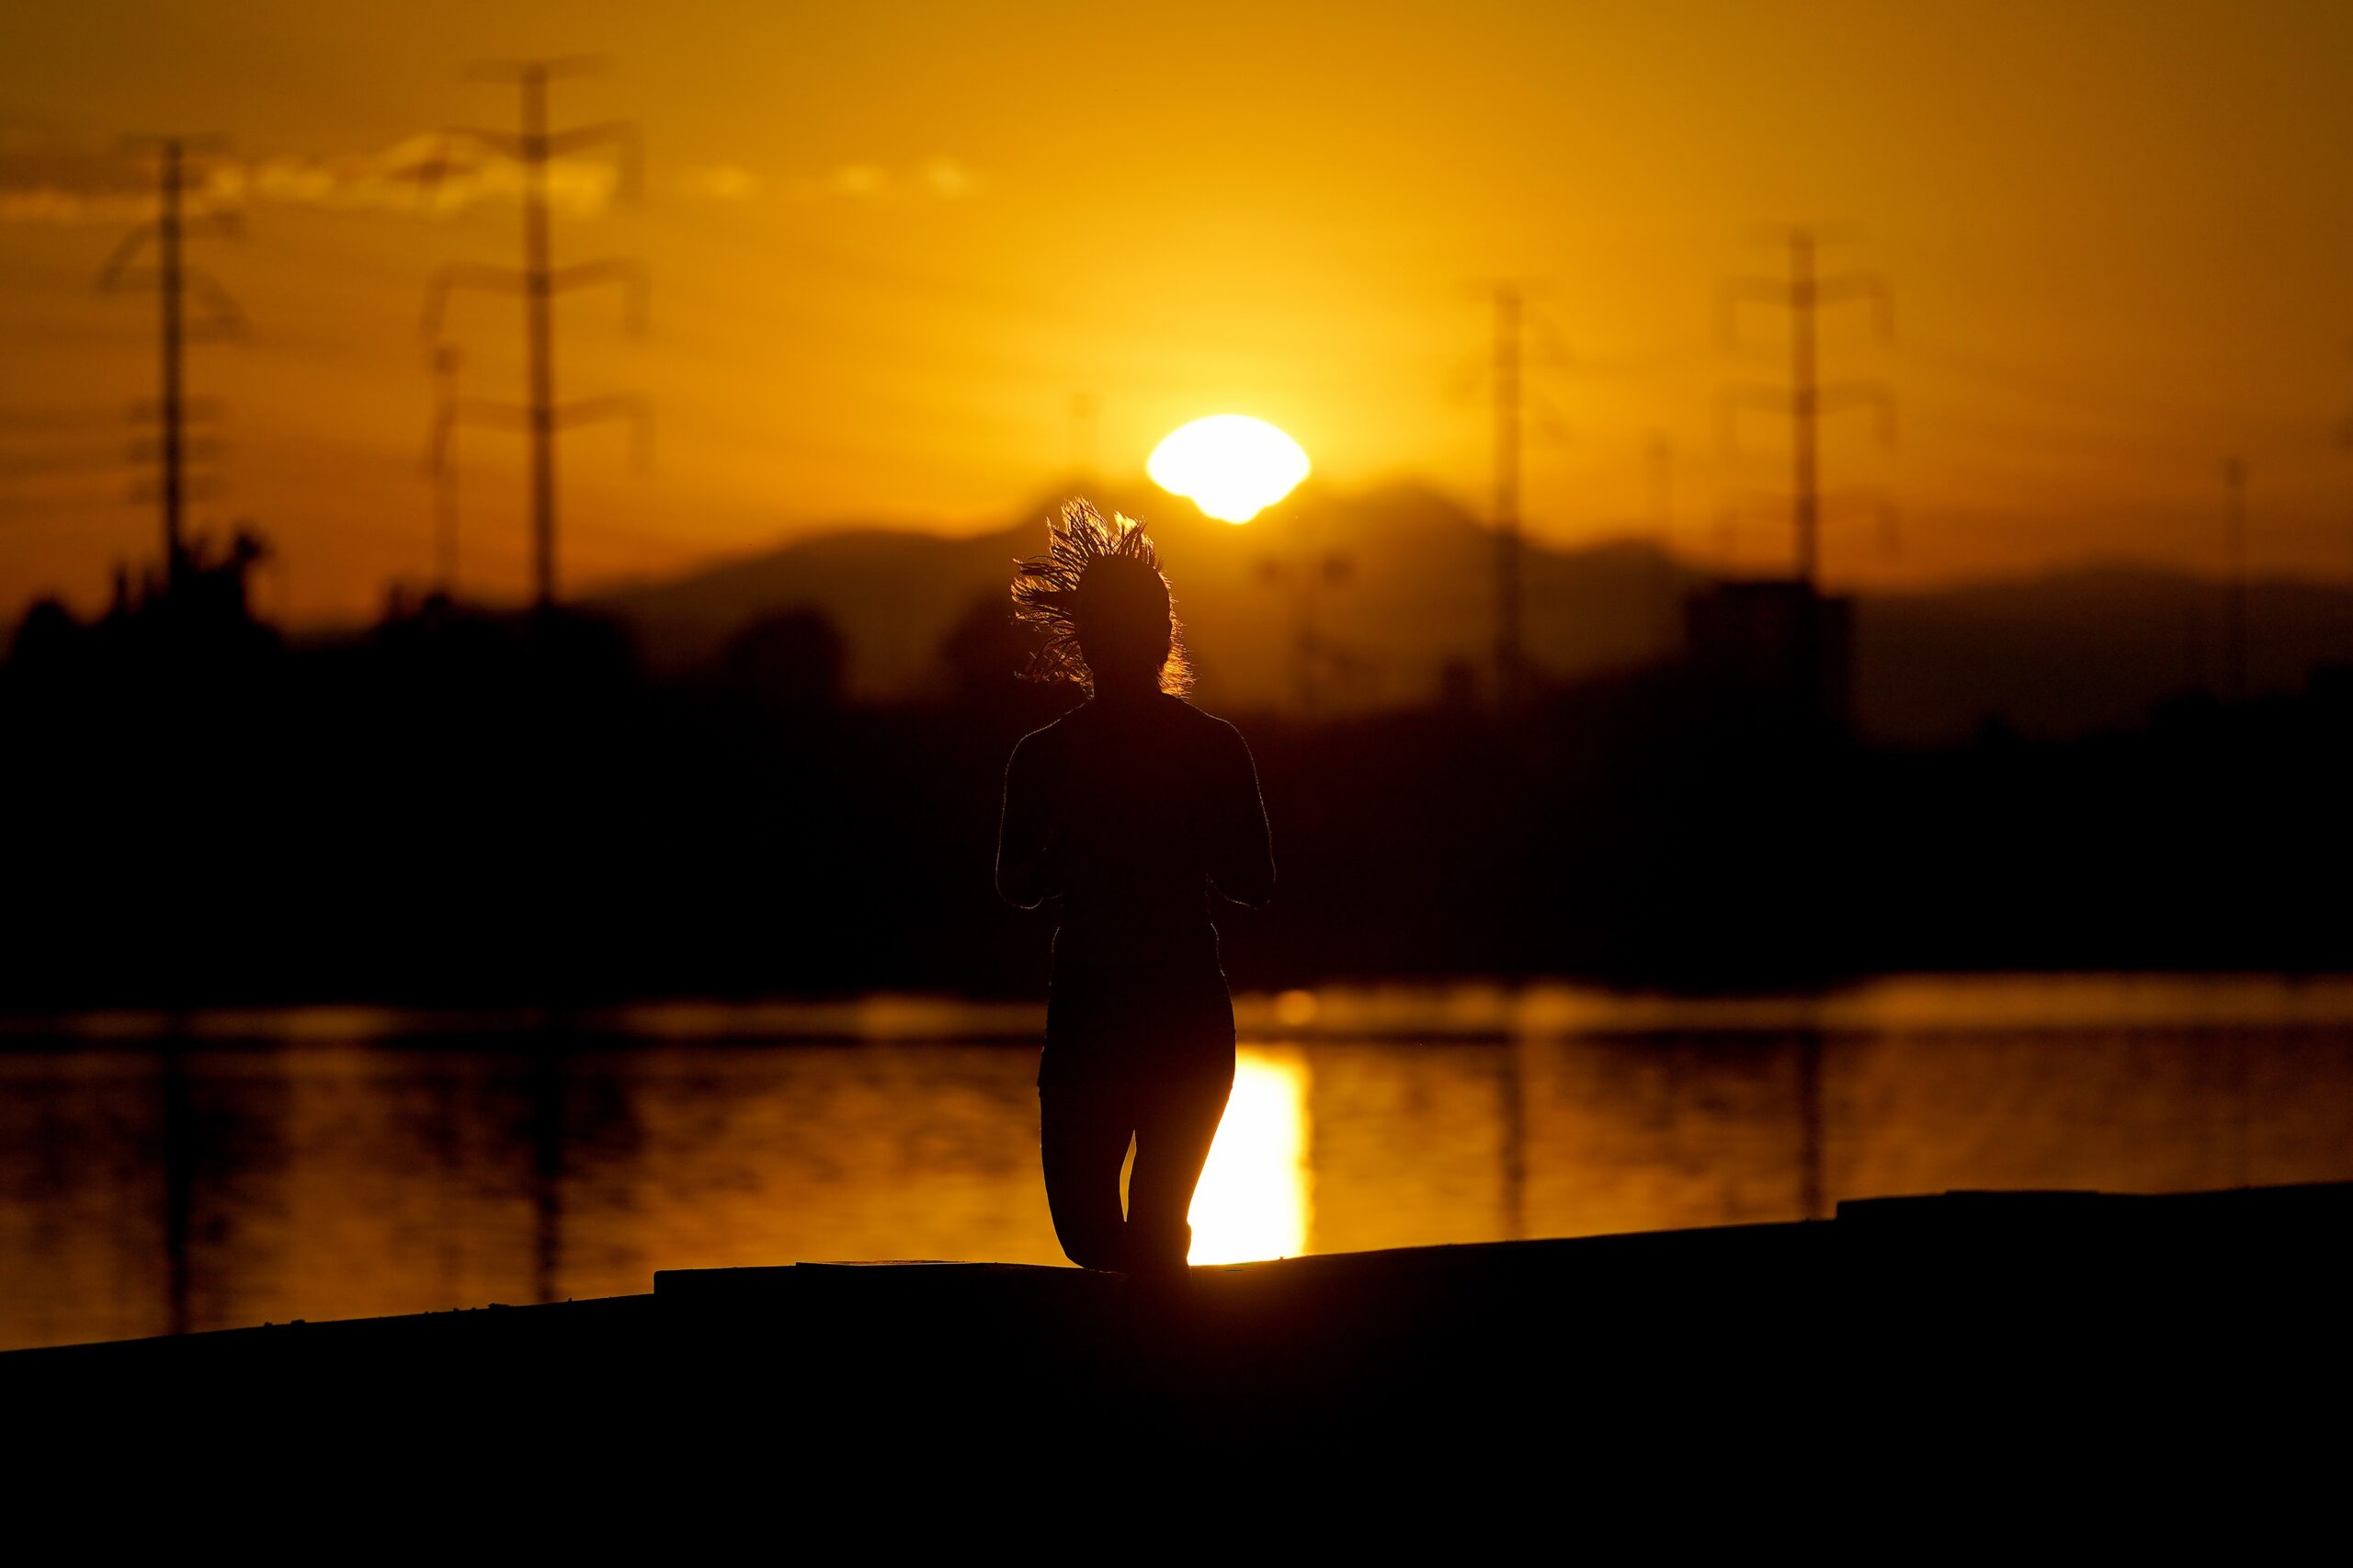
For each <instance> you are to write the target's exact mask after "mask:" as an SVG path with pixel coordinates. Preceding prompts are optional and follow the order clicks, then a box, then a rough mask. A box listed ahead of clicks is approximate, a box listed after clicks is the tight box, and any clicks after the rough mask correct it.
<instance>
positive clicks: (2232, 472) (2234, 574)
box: [2222, 458, 2246, 702]
mask: <svg viewBox="0 0 2353 1568" xmlns="http://www.w3.org/2000/svg"><path fill="white" fill-rule="evenodd" d="M2222 551H2223V555H2224V558H2225V562H2226V564H2227V566H2228V569H2229V572H2230V583H2229V585H2228V586H2227V587H2226V589H2225V590H2224V597H2223V600H2222V691H2223V695H2224V696H2226V697H2227V698H2228V699H2230V700H2231V701H2233V702H2244V701H2245V700H2246V460H2245V459H2244V458H2231V459H2229V460H2226V461H2225V462H2224V463H2223V464H2222Z"/></svg>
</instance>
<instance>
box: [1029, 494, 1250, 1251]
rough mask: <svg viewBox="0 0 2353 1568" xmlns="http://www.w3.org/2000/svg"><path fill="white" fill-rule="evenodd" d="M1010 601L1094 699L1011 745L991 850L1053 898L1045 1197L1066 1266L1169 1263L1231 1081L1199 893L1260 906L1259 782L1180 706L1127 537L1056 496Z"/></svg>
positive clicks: (1184, 1238) (1044, 1077) (1181, 1242)
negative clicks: (1039, 545) (1123, 1177)
mask: <svg viewBox="0 0 2353 1568" xmlns="http://www.w3.org/2000/svg"><path fill="white" fill-rule="evenodd" d="M1013 602H1014V613H1015V615H1016V616H1017V618H1018V619H1021V620H1022V621H1024V622H1025V623H1027V624H1029V625H1030V626H1033V627H1036V628H1037V629H1039V630H1040V631H1042V632H1044V633H1045V639H1046V640H1045V642H1044V643H1043V645H1042V646H1041V647H1040V651H1039V653H1038V655H1037V658H1036V660H1035V661H1034V662H1033V664H1032V665H1031V668H1030V672H1029V673H1030V675H1031V676H1033V677H1034V678H1040V679H1047V680H1056V679H1062V680H1071V681H1075V682H1076V683H1077V684H1078V685H1079V686H1080V687H1082V688H1083V689H1085V690H1086V692H1087V694H1088V699H1087V700H1086V702H1084V703H1082V704H1081V705H1080V706H1079V707H1077V708H1075V709H1074V710H1071V711H1070V712H1069V713H1067V714H1065V715H1064V716H1063V718H1062V719H1060V720H1058V721H1057V722H1054V723H1051V724H1049V725H1047V726H1046V727H1045V728H1044V729H1042V730H1040V731H1037V732H1036V733H1032V734H1029V735H1026V736H1024V737H1023V738H1022V740H1021V742H1020V744H1017V745H1016V746H1015V747H1014V748H1013V757H1012V760H1011V761H1010V762H1008V763H1007V764H1006V770H1005V815H1004V818H1003V820H1002V823H1001V824H1000V827H999V832H998V837H997V859H996V884H997V891H998V892H1000V893H1002V894H1003V895H1004V896H1005V897H1006V900H1007V901H1008V902H1010V903H1015V904H1017V905H1019V906H1020V907H1022V908H1024V909H1028V908H1031V907H1034V906H1035V905H1037V904H1038V903H1040V902H1042V901H1043V900H1045V899H1049V898H1053V897H1057V896H1058V897H1060V898H1061V899H1062V901H1063V902H1062V919H1061V924H1060V926H1059V928H1058V929H1057V930H1056V932H1055V935H1054V960H1053V979H1052V983H1051V989H1050V991H1049V993H1048V998H1047V1004H1046V1049H1045V1052H1044V1055H1043V1057H1042V1059H1041V1060H1040V1064H1039V1069H1038V1106H1039V1142H1040V1152H1041V1153H1042V1156H1043V1159H1044V1164H1045V1175H1046V1201H1047V1204H1048V1206H1049V1208H1051V1210H1052V1211H1053V1217H1054V1233H1055V1235H1056V1236H1057V1237H1059V1238H1060V1239H1061V1242H1062V1244H1063V1251H1064V1252H1065V1253H1067V1254H1069V1255H1070V1258H1071V1261H1072V1262H1074V1263H1076V1264H1080V1265H1082V1266H1084V1267H1088V1268H1116V1269H1124V1270H1127V1271H1128V1272H1130V1273H1145V1274H1165V1273H1172V1272H1176V1271H1180V1270H1182V1269H1183V1268H1184V1267H1185V1258H1186V1255H1187V1253H1188V1251H1189V1250H1190V1249H1191V1246H1192V1227H1191V1226H1190V1225H1189V1224H1188V1223H1187V1222H1186V1213H1187V1210H1189V1209H1190V1208H1191V1207H1192V1201H1193V1188H1194V1187H1195V1185H1196V1184H1197V1183H1199V1180H1200V1178H1201V1166H1202V1165H1203V1164H1204V1162H1206V1161H1207V1160H1208V1158H1209V1152H1210V1141H1211V1139H1212V1138H1213V1137H1214V1136H1215V1135H1216V1132H1217V1124H1218V1120H1219V1119H1220V1118H1221V1117H1222V1116H1223V1115H1224V1113H1225V1101H1226V1096H1228V1095H1229V1094H1230V1093H1232V1091H1233V1002H1232V1000H1231V998H1230V997H1229V996H1228V994H1227V993H1226V988H1225V972H1224V971H1223V970H1222V969H1221V968H1220V967H1219V966H1218V948H1217V931H1216V928H1215V927H1214V926H1211V924H1210V912H1209V892H1210V890H1211V888H1212V887H1214V889H1215V890H1216V891H1217V892H1220V893H1222V894H1223V895H1224V896H1225V897H1227V898H1230V899H1233V900H1234V901H1235V902H1237V903H1245V904H1249V905H1252V906H1254V907H1255V906H1259V905H1263V904H1265V903H1266V902H1267V899H1268V898H1270V897H1271V896H1272V895H1273V893H1274V886H1275V863H1274V856H1273V851H1272V848H1271V846H1270V843H1269V840H1268V836H1267V812H1266V808H1265V806H1264V805H1263V804H1261V803H1260V801H1259V799H1258V777H1257V773H1256V769H1255V768H1254V767H1253V766H1252V764H1251V760H1250V748H1249V747H1248V746H1246V745H1245V744H1243V740H1242V736H1241V734H1240V733H1237V732H1236V731H1235V730H1234V728H1233V725H1231V724H1229V723H1227V722H1224V721H1223V720H1222V719H1212V718H1211V717H1210V716H1209V715H1208V714H1206V713H1203V712H1200V711H1199V710H1197V709H1195V708H1194V707H1192V705H1191V704H1189V703H1188V702H1187V701H1185V699H1184V694H1185V692H1186V691H1187V690H1188V689H1189V688H1190V685H1191V675H1190V671H1189V669H1188V665H1187V664H1186V662H1185V653H1184V646H1183V643H1182V642H1181V641H1180V640H1179V637H1178V628H1177V623H1176V617H1175V616H1174V615H1173V614H1171V613H1170V609H1169V598H1168V580H1167V579H1166V578H1165V577H1164V576H1162V575H1161V572H1160V561H1159V556H1158V553H1157V552H1156V551H1154V548H1153V544H1152V541H1151V540H1150V539H1148V538H1147V537H1145V534H1144V531H1143V528H1142V525H1141V524H1139V523H1134V522H1131V521H1130V520H1129V519H1128V518H1126V517H1120V516H1118V515H1117V514H1114V515H1113V517H1111V519H1110V520H1109V521H1108V522H1107V521H1105V520H1104V518H1103V517H1102V516H1101V514H1099V513H1097V511H1096V510H1095V508H1094V507H1093V506H1088V505H1087V504H1086V502H1084V501H1073V502H1070V503H1068V504H1066V505H1065V506H1063V509H1062V512H1061V515H1060V516H1059V517H1055V518H1054V519H1053V520H1052V521H1051V524H1050V525H1049V528H1048V549H1047V551H1046V553H1045V554H1044V555H1041V556H1036V557H1033V558H1031V559H1030V560H1028V561H1025V562H1021V564H1020V566H1019V567H1018V568H1017V572H1016V574H1015V576H1014V581H1013ZM1131 1139H1133V1140H1134V1142H1135V1151H1136V1153H1135V1165H1134V1167H1133V1168H1132V1170H1131V1172H1130V1173H1129V1177H1128V1205H1127V1211H1126V1213H1125V1214H1124V1215H1122V1213H1121V1212H1120V1162H1121V1161H1122V1160H1123V1159H1125V1157H1126V1155H1127V1151H1128V1143H1129V1141H1130V1140H1131Z"/></svg>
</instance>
